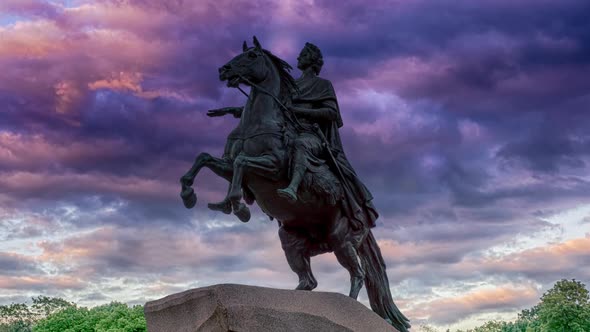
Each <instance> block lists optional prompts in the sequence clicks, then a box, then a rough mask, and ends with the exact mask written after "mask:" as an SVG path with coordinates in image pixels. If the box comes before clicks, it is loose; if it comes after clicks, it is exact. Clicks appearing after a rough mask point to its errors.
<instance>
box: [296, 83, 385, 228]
mask: <svg viewBox="0 0 590 332" xmlns="http://www.w3.org/2000/svg"><path fill="white" fill-rule="evenodd" d="M296 82H297V87H298V90H299V91H298V93H296V95H295V96H294V99H293V104H295V105H297V104H307V105H310V104H311V105H313V107H312V109H313V108H329V109H331V110H333V111H334V112H336V114H337V117H336V120H335V121H323V122H318V124H319V126H320V128H321V130H322V132H323V133H324V136H325V137H326V139H327V141H328V143H329V146H330V149H331V151H332V154H333V156H334V159H335V161H336V164H337V165H338V168H339V169H340V172H341V173H342V176H341V175H340V174H339V172H338V170H337V169H336V167H335V166H334V165H331V169H332V171H333V172H334V174H335V175H336V176H337V177H338V178H339V179H340V180H341V181H342V182H343V187H344V188H343V189H344V195H345V199H344V202H343V208H345V209H346V211H345V212H346V214H347V215H348V216H349V217H353V218H354V219H355V220H356V221H358V222H360V223H362V224H363V225H365V226H368V227H366V228H369V227H375V220H377V218H378V217H379V215H378V213H377V210H376V209H375V207H374V205H373V203H372V200H373V195H371V193H370V192H369V190H368V189H367V187H366V186H365V185H364V184H363V183H362V182H361V180H360V179H359V178H358V176H357V175H356V172H355V171H354V169H353V168H352V166H351V165H350V162H349V161H348V159H347V158H346V155H345V154H344V149H343V148H342V141H341V140H340V133H339V132H338V128H340V127H342V125H343V123H342V117H341V116H340V108H339V106H338V100H337V99H336V93H335V92H334V88H333V87H332V83H331V82H330V81H328V80H326V79H323V78H320V77H317V76H313V77H302V78H300V79H298V80H296ZM329 164H332V162H331V161H329ZM355 224H357V223H353V225H355Z"/></svg>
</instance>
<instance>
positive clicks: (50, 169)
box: [0, 0, 590, 328]
mask: <svg viewBox="0 0 590 332" xmlns="http://www.w3.org/2000/svg"><path fill="white" fill-rule="evenodd" d="M589 12H590V3H589V2H588V1H587V0H560V1H554V0H498V1H491V0H481V1H470V0H435V1H426V0H405V1H402V0H398V1H381V0H371V1H338V4H336V2H333V1H327V0H316V1H314V0H289V1H265V0H253V1H231V0H214V1H205V0H203V1H200V0H195V1H189V0H185V1H183V0H172V1H163V0H162V1H158V0H104V1H102V0H95V1H90V0H88V1H85V0H80V1H77V0H72V1H42V0H2V1H0V304H6V303H10V302H20V301H25V300H26V299H28V298H29V297H31V296H35V295H39V294H44V295H49V296H60V297H64V298H66V299H68V300H71V301H76V302H78V303H80V304H83V305H96V304H101V303H105V302H109V301H112V300H118V301H123V302H128V303H144V302H145V301H147V300H151V299H156V298H159V297H162V296H164V295H167V294H170V293H173V292H177V291H181V290H184V289H187V288H192V287H200V286H206V285H211V284H217V283H244V284H250V285H259V286H270V287H279V288H293V287H294V286H295V285H296V283H297V278H296V276H295V275H294V274H293V273H292V272H291V271H290V269H289V267H288V265H287V263H286V261H285V259H284V257H283V252H282V249H281V247H280V244H279V239H278V236H277V224H276V222H270V221H269V220H268V218H266V217H265V216H263V215H262V214H261V212H260V210H259V209H258V208H254V210H253V218H252V220H251V221H250V222H249V223H247V224H243V223H241V222H239V221H238V220H237V219H236V218H235V217H232V216H226V215H223V214H220V213H214V212H212V211H209V210H207V208H206V203H207V202H212V201H217V200H219V199H220V198H222V197H223V195H224V194H225V190H226V183H225V182H224V181H223V180H221V179H219V178H217V177H216V176H214V174H213V173H212V172H210V171H208V170H205V171H203V172H202V173H201V174H200V175H199V176H198V177H197V179H196V182H195V183H196V191H197V194H198V195H199V203H198V204H197V207H196V208H194V209H192V210H187V209H185V208H184V207H183V205H182V203H181V200H180V198H179V196H178V193H179V190H180V188H179V185H178V179H179V177H180V176H181V175H182V174H183V173H184V172H185V171H186V170H187V169H188V168H189V167H190V165H191V163H192V161H193V160H194V158H195V156H196V155H197V154H198V153H199V152H202V151H207V152H209V153H211V154H214V155H220V153H221V151H222V149H223V145H224V142H225V137H226V135H227V134H228V132H229V130H230V129H231V128H232V127H233V126H235V125H236V120H235V119H234V118H233V117H227V118H208V117H207V116H205V112H206V110H208V109H210V108H215V107H221V106H239V105H242V104H243V103H244V100H245V98H244V96H242V95H241V94H240V93H239V91H237V90H235V89H229V88H227V87H226V86H225V84H224V83H222V82H220V81H219V80H218V77H217V68H218V67H219V66H221V65H223V64H224V63H225V62H226V61H228V60H229V59H230V58H231V57H233V56H235V55H236V54H238V52H240V50H241V44H242V41H243V40H244V39H248V41H249V42H251V38H252V35H256V36H257V37H258V38H259V40H260V41H261V43H262V45H263V47H265V48H267V49H269V50H271V51H273V52H274V53H275V54H277V55H279V56H280V57H282V58H284V59H285V60H287V61H288V62H290V63H291V64H293V65H295V62H296V60H295V59H296V56H297V54H298V52H299V50H300V49H301V47H302V46H303V44H304V43H305V42H306V41H309V42H312V43H315V44H316V45H318V46H319V47H320V48H321V50H322V52H323V54H324V60H325V66H324V69H323V71H322V73H321V75H322V76H323V77H325V78H327V79H330V80H331V81H332V82H333V85H334V87H335V89H336V93H337V95H338V98H339V102H340V105H341V112H342V116H343V119H344V127H343V128H341V134H342V136H343V141H344V147H345V150H346V152H347V154H348V156H349V159H350V160H351V163H352V164H353V166H354V167H355V168H356V170H357V173H358V174H359V176H360V178H361V179H362V180H363V181H364V182H365V183H366V185H367V187H368V188H369V189H370V190H371V191H372V193H373V195H374V196H375V205H376V206H377V208H378V210H379V212H380V213H381V217H380V219H379V220H378V224H377V227H376V228H375V229H374V233H375V236H376V237H377V239H378V240H379V243H380V246H381V248H382V251H383V254H384V256H385V260H386V263H387V266H388V270H387V271H388V274H389V279H390V283H391V289H392V292H393V294H394V297H395V299H396V301H397V303H398V304H399V306H400V307H401V308H402V310H403V311H404V312H405V313H406V315H407V316H408V317H409V318H410V319H411V320H412V322H413V323H414V325H415V326H418V325H420V324H422V323H428V324H431V325H435V326H439V327H451V328H457V327H470V326H474V325H476V324H480V323H481V322H483V321H485V320H488V319H493V318H501V319H514V318H515V317H516V313H517V312H518V311H519V310H521V309H524V308H528V307H530V306H532V305H534V304H536V303H537V302H538V299H539V297H540V296H541V295H542V293H543V292H544V291H546V290H547V289H548V288H550V287H551V286H552V285H553V283H554V282H555V281H557V280H559V279H561V278H576V279H578V280H581V281H582V282H584V283H586V284H587V285H588V284H589V283H590V268H588V266H589V265H590V172H589V171H590V130H589V129H590V109H589V108H590V79H589V77H590V20H588V13H589ZM293 74H294V75H295V76H297V75H299V72H298V71H297V70H295V71H294V72H293ZM312 266H313V269H314V271H315V273H316V277H317V279H318V281H319V287H318V290H321V291H336V292H342V293H347V291H348V287H349V283H348V274H347V272H346V271H345V270H344V269H343V268H341V267H340V266H339V265H338V263H337V262H336V260H335V259H334V257H333V255H323V256H320V257H317V258H314V259H313V260H312ZM360 300H361V301H363V302H364V303H366V293H362V294H361V298H360Z"/></svg>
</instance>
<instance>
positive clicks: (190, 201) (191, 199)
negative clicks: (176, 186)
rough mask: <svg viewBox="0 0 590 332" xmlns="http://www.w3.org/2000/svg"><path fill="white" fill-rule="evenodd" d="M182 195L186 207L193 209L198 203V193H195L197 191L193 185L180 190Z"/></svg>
mask: <svg viewBox="0 0 590 332" xmlns="http://www.w3.org/2000/svg"><path fill="white" fill-rule="evenodd" d="M180 197H181V198H182V203H183V204H184V207H185V208H187V209H192V208H193V207H194V206H195V205H196V204H197V195H195V191H194V190H193V188H191V187H186V188H183V189H182V191H181V192H180Z"/></svg>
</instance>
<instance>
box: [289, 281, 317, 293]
mask: <svg viewBox="0 0 590 332" xmlns="http://www.w3.org/2000/svg"><path fill="white" fill-rule="evenodd" d="M317 286H318V284H317V283H316V282H313V281H311V280H301V281H300V282H299V285H297V287H295V290H307V291H310V290H313V289H314V288H316V287H317Z"/></svg>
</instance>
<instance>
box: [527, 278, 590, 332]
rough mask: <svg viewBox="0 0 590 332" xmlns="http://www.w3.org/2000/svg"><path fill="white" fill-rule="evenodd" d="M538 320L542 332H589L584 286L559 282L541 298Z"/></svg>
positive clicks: (589, 314)
mask: <svg viewBox="0 0 590 332" xmlns="http://www.w3.org/2000/svg"><path fill="white" fill-rule="evenodd" d="M538 320H539V323H540V326H541V331H542V332H560V331H564V332H565V331H568V332H588V331H590V297H589V296H588V290H587V289H586V287H585V285H584V284H583V283H581V282H579V281H576V280H575V279H574V280H565V279H563V280H560V281H558V282H557V283H556V284H555V286H553V288H552V289H550V290H549V291H547V292H546V293H545V294H543V296H542V297H541V303H539V305H538Z"/></svg>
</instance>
